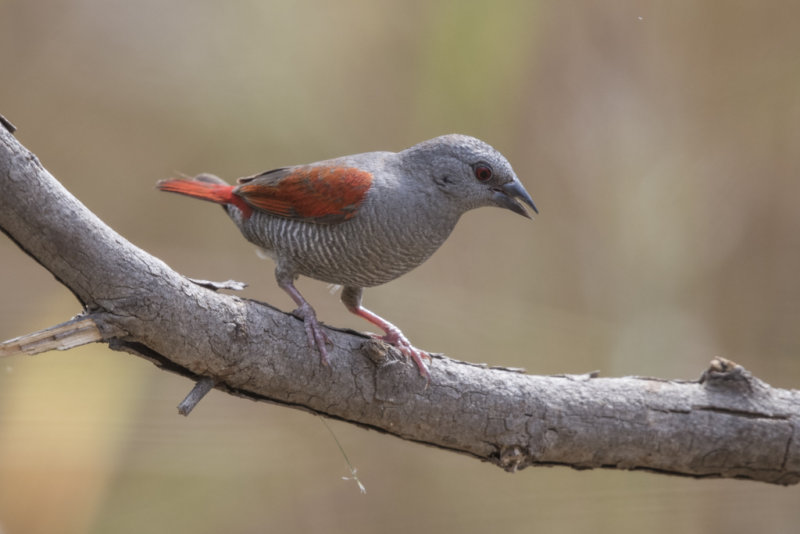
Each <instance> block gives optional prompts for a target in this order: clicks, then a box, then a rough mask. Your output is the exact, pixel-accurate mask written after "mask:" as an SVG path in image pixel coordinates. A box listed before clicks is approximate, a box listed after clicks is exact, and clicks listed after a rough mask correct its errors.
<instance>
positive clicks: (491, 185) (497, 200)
mask: <svg viewBox="0 0 800 534" xmlns="http://www.w3.org/2000/svg"><path fill="white" fill-rule="evenodd" d="M400 155H401V157H402V159H403V163H404V166H405V167H407V168H408V170H409V171H410V173H411V174H413V175H415V176H418V177H422V178H423V179H425V180H427V179H430V180H432V181H433V183H434V184H435V186H436V190H437V191H439V192H441V193H443V194H444V195H445V196H446V197H447V198H449V200H450V201H451V202H452V203H453V205H455V206H456V207H457V208H458V209H460V210H461V211H462V212H465V211H467V210H470V209H473V208H478V207H481V206H498V207H501V208H506V209H509V210H511V211H513V212H515V213H519V214H520V215H522V216H524V217H528V218H531V216H530V214H529V213H528V210H526V209H525V206H523V204H526V205H527V206H528V207H530V209H532V210H533V211H534V212H535V213H539V211H538V210H537V209H536V205H535V204H534V203H533V200H532V199H531V196H530V195H529V194H528V192H527V191H526V190H525V188H524V187H523V185H522V183H521V182H520V181H519V178H517V175H516V174H514V170H513V169H512V168H511V164H510V163H509V162H508V160H507V159H506V158H505V157H504V156H503V155H502V154H501V153H500V152H498V151H497V150H495V149H494V148H492V147H491V146H490V145H488V144H486V143H484V142H483V141H481V140H480V139H476V138H474V137H469V136H466V135H458V134H451V135H443V136H441V137H436V138H434V139H430V140H428V141H424V142H422V143H420V144H418V145H415V146H413V147H411V148H409V149H407V150H404V151H403V152H401V153H400Z"/></svg>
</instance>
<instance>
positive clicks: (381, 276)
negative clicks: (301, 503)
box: [157, 134, 538, 378]
mask: <svg viewBox="0 0 800 534" xmlns="http://www.w3.org/2000/svg"><path fill="white" fill-rule="evenodd" d="M157 188H158V189H160V190H162V191H171V192H174V193H180V194H183V195H188V196H191V197H195V198H200V199H203V200H208V201H211V202H216V203H218V204H222V205H223V206H224V207H225V209H226V211H227V213H228V215H229V216H230V217H231V219H233V221H234V223H236V226H238V227H239V230H241V232H242V234H244V237H245V238H247V239H248V240H249V241H251V242H252V243H255V244H256V245H258V246H259V247H261V249H263V250H264V251H265V252H266V254H267V255H268V256H270V257H271V258H273V259H274V260H275V265H276V267H275V277H276V279H277V281H278V285H279V286H280V287H281V288H282V289H283V290H285V291H286V292H287V293H288V294H289V296H291V298H292V300H294V302H295V303H296V304H297V306H298V308H297V310H295V312H294V313H295V315H297V316H299V317H301V318H302V319H303V322H304V326H305V331H306V335H307V337H308V342H309V346H310V347H312V348H313V347H314V346H316V347H317V349H318V350H319V352H320V355H321V357H322V361H323V363H328V351H327V347H326V343H327V342H328V339H327V336H326V334H325V332H324V330H323V329H322V327H321V326H320V324H319V321H318V320H317V316H316V313H315V311H314V308H312V307H311V305H310V304H309V303H308V301H306V299H305V298H303V296H302V295H301V294H300V292H299V291H298V290H297V288H296V287H295V285H294V281H295V279H296V278H297V277H298V276H299V275H303V276H308V277H309V278H314V279H316V280H321V281H323V282H329V283H332V284H338V285H341V286H343V290H342V302H343V303H344V305H345V306H346V307H347V309H348V310H350V311H351V312H352V313H354V314H356V315H358V316H359V317H362V318H364V319H366V320H367V321H369V322H371V323H373V324H374V325H376V326H378V327H379V328H381V329H382V330H383V331H384V332H385V335H384V336H382V337H381V338H380V339H382V340H383V341H385V342H387V343H389V344H391V345H394V346H395V347H397V348H398V349H399V350H400V352H401V353H402V354H404V355H405V356H406V357H407V358H411V359H412V360H413V361H414V363H415V364H416V365H417V368H418V369H419V372H420V374H421V375H422V376H424V377H426V378H429V376H430V374H429V371H428V368H427V366H426V365H425V362H424V361H423V359H428V360H430V355H429V354H428V353H426V352H425V351H422V350H419V349H417V348H415V347H414V346H412V345H411V343H410V342H409V341H408V339H407V338H406V337H405V336H404V335H403V333H402V332H401V331H400V329H399V328H397V327H396V326H394V325H393V324H391V323H390V322H388V321H386V320H385V319H382V318H381V317H379V316H378V315H376V314H374V313H373V312H371V311H369V310H367V309H366V308H364V307H363V306H362V305H361V296H362V292H363V289H364V288H365V287H372V286H376V285H380V284H384V283H386V282H389V281H390V280H394V279H395V278H397V277H399V276H401V275H403V274H405V273H407V272H408V271H410V270H411V269H413V268H414V267H417V266H418V265H421V264H422V263H423V262H424V261H425V260H427V259H428V258H429V257H430V256H431V254H433V253H434V252H435V251H436V249H438V248H439V247H440V246H441V245H442V243H444V241H445V240H446V239H447V237H448V236H449V235H450V232H452V230H453V228H454V227H455V225H456V223H457V222H458V219H459V218H460V217H461V215H463V214H464V213H465V212H467V211H469V210H471V209H474V208H479V207H481V206H497V207H501V208H506V209H509V210H511V211H513V212H515V213H518V214H520V215H523V216H525V217H528V218H530V214H529V213H528V211H527V210H526V209H525V206H523V204H526V205H527V206H528V207H530V209H532V210H533V211H534V212H536V213H538V210H537V209H536V206H535V205H534V203H533V200H532V199H531V197H530V195H529V194H528V192H527V191H526V190H525V188H524V187H523V186H522V183H520V181H519V179H518V178H517V176H516V174H514V171H513V170H512V168H511V165H510V164H509V163H508V161H507V160H506V158H505V157H503V155H502V154H500V152H498V151H497V150H495V149H494V148H492V147H491V146H489V145H488V144H486V143H484V142H483V141H481V140H479V139H476V138H474V137H469V136H466V135H458V134H452V135H444V136H441V137H436V138H434V139H430V140H428V141H423V142H422V143H419V144H417V145H414V146H412V147H410V148H408V149H406V150H403V151H401V152H368V153H364V154H356V155H352V156H344V157H341V158H335V159H330V160H326V161H319V162H316V163H311V164H308V165H296V166H292V167H283V168H280V169H274V170H271V171H267V172H263V173H261V174H257V175H254V176H250V177H247V178H240V179H239V180H238V185H235V186H234V185H230V184H228V183H226V182H225V181H223V180H221V179H220V178H217V177H216V176H213V175H210V174H201V175H198V176H196V177H195V178H193V179H172V180H162V181H160V182H158V184H157Z"/></svg>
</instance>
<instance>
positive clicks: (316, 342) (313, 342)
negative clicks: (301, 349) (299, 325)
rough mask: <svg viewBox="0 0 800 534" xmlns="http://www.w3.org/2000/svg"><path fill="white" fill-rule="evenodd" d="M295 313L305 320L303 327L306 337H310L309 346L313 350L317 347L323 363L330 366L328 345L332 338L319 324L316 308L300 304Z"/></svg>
mask: <svg viewBox="0 0 800 534" xmlns="http://www.w3.org/2000/svg"><path fill="white" fill-rule="evenodd" d="M293 314H294V315H295V316H297V317H299V318H301V319H302V320H303V327H304V328H305V331H306V337H307V338H308V346H309V347H310V348H311V350H314V347H317V349H318V350H319V355H320V357H321V358H322V363H323V364H324V365H326V366H328V367H330V360H328V347H327V344H328V343H330V339H329V338H328V335H327V334H326V333H325V331H324V330H323V329H322V325H320V324H319V321H318V320H317V314H316V313H314V308H312V307H311V306H308V305H306V306H300V307H299V308H297V309H296V310H294V312H293Z"/></svg>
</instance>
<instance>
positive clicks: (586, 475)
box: [0, 0, 800, 534]
mask: <svg viewBox="0 0 800 534" xmlns="http://www.w3.org/2000/svg"><path fill="white" fill-rule="evenodd" d="M799 27H800V4H798V3H797V2H788V1H787V2H780V1H767V2H733V1H722V0H720V1H703V2H697V1H692V0H680V1H676V2H647V1H627V2H626V1H615V2H593V1H591V0H587V1H563V2H543V1H542V2H532V1H521V2H471V1H465V2H447V1H439V0H428V1H425V2H422V1H414V2H401V1H394V2H392V1H384V2H365V1H364V2H356V1H340V2H335V3H334V2H323V1H319V0H318V1H309V2H294V3H289V2H270V1H264V0H262V1H249V2H211V1H208V0H206V1H189V0H180V1H177V0H176V1H172V2H162V1H161V0H145V1H134V2H131V1H121V0H113V1H110V0H73V1H70V2H59V1H56V0H49V1H45V0H37V1H35V2H32V1H28V0H2V1H0V65H1V66H2V80H3V82H2V84H0V113H3V114H5V115H6V116H7V117H8V118H9V119H10V120H11V121H12V122H14V123H16V125H17V126H18V127H19V131H18V133H17V136H18V138H19V139H20V140H21V141H22V142H23V143H24V144H25V145H26V146H27V147H28V148H29V149H31V150H32V151H34V153H36V154H37V155H38V156H39V158H40V159H41V160H42V162H43V163H44V164H45V166H46V167H47V168H48V169H49V170H50V171H51V172H52V173H53V174H54V175H55V176H56V177H58V178H59V179H60V180H61V181H62V183H64V185H65V186H66V187H67V188H68V189H70V190H71V191H72V192H73V193H74V194H75V195H76V196H77V197H78V198H79V199H81V200H82V201H83V202H84V203H85V204H86V205H87V206H88V207H89V208H90V209H92V210H94V211H95V212H96V213H97V214H98V215H99V216H100V217H101V218H103V219H104V220H105V221H106V222H107V223H108V224H109V225H111V226H112V227H113V228H115V229H116V230H117V231H119V232H120V233H121V234H122V235H124V236H125V237H127V238H128V239H130V240H131V241H132V242H134V243H135V244H137V245H139V246H140V247H142V248H144V249H146V250H148V251H149V252H151V253H153V254H155V255H157V256H159V257H161V258H162V259H164V260H165V261H166V262H168V263H169V264H170V265H171V266H173V267H174V268H175V269H177V270H178V271H179V272H182V273H184V274H186V275H188V276H193V277H198V278H206V279H212V280H225V279H229V278H233V279H236V280H242V281H246V282H248V283H249V284H250V287H249V288H248V289H247V291H246V292H245V294H246V295H247V296H250V297H253V298H257V299H260V300H265V301H267V302H270V303H273V304H275V305H277V306H280V307H282V308H283V309H287V310H288V309H290V308H291V302H290V301H289V299H288V298H287V297H286V295H285V294H283V293H282V292H281V291H280V290H279V289H278V288H277V287H276V285H275V283H274V281H273V276H272V268H273V267H272V264H271V262H268V261H262V260H260V259H258V258H257V257H256V256H255V254H254V251H253V246H251V245H250V244H248V243H247V242H246V241H244V240H243V239H242V238H241V237H240V235H239V233H238V231H237V230H236V229H235V227H234V226H233V224H231V223H230V222H229V221H228V220H227V218H226V217H225V216H224V214H223V213H222V212H221V211H220V210H218V209H215V208H214V207H212V206H209V205H205V204H201V203H197V202H191V201H187V200H185V199H181V198H178V197H175V196H172V195H165V194H158V193H157V192H156V191H155V190H154V189H153V184H154V183H155V181H156V180H158V179H160V178H164V177H168V176H171V175H173V174H174V173H176V172H183V173H187V174H194V173H197V172H201V171H209V172H214V173H216V174H219V175H220V176H223V177H227V178H229V179H231V180H232V179H233V178H235V177H237V176H242V175H247V174H251V173H255V172H258V171H261V170H266V169H268V168H273V167H278V166H281V165H287V164H295V163H304V162H310V161H315V160H320V159H324V158H328V157H333V156H338V155H342V154H347V153H355V152H363V151H369V150H399V149H402V148H405V147H407V146H410V145H412V144H414V143H416V142H418V141H421V140H424V139H427V138H430V137H434V136H436V135H440V134H444V133H450V132H460V133H466V134H471V135H475V136H477V137H480V138H482V139H484V140H486V141H488V142H489V143H491V144H493V145H494V146H496V147H497V148H498V149H500V150H501V151H502V152H503V153H504V154H505V155H506V156H507V157H508V158H509V160H510V161H511V162H512V164H513V165H514V167H515V169H516V171H517V174H518V175H519V176H520V177H521V179H522V181H523V182H524V183H525V185H526V187H527V188H528V190H529V191H530V192H531V194H532V196H533V198H534V200H535V201H536V203H537V205H538V206H539V207H540V208H541V215H540V216H538V217H537V218H536V220H535V221H534V222H530V221H526V220H524V219H522V218H521V217H518V216H515V215H513V214H510V213H508V212H501V211H500V210H489V209H486V210H479V211H476V212H472V213H470V214H468V215H467V216H466V217H465V218H464V220H462V221H461V223H460V225H459V227H458V228H457V229H456V231H455V233H454V235H453V236H452V237H451V239H450V240H449V241H448V242H447V243H446V244H445V246H444V247H443V248H442V250H441V251H440V252H439V253H437V254H436V255H435V256H434V257H433V258H432V259H431V260H430V261H428V263H426V264H425V265H423V266H422V267H420V268H419V269H417V270H416V271H414V272H412V273H411V274H409V275H407V276H405V277H404V278H402V279H400V280H398V281H395V282H393V283H391V284H389V285H386V286H384V287H380V288H376V289H373V290H370V291H368V292H367V293H366V304H367V305H368V306H369V307H371V308H373V309H375V310H376V311H377V312H379V313H381V314H383V315H384V316H386V317H388V318H389V319H390V320H392V321H393V322H395V323H397V324H398V325H400V326H401V327H402V328H403V329H404V331H405V332H406V333H407V334H408V335H409V337H410V338H411V339H412V340H414V342H415V344H417V345H418V346H420V347H423V348H426V349H430V350H434V351H442V352H445V353H447V354H449V355H451V356H453V357H456V358H459V359H465V360H470V361H483V362H489V363H491V364H498V365H511V366H521V367H525V368H527V369H528V370H529V371H530V372H533V373H543V374H546V373H581V372H586V371H591V370H594V369H599V370H600V371H601V373H602V375H604V376H618V375H632V374H635V375H654V376H661V377H667V378H683V379H693V378H696V377H697V376H699V374H700V373H701V372H702V370H703V369H704V368H705V366H706V365H707V363H708V361H709V360H710V359H711V358H713V357H714V356H717V355H721V356H724V357H727V358H730V359H732V360H735V361H737V362H739V363H741V364H743V365H744V366H746V367H747V368H748V369H750V370H751V371H753V372H754V373H755V374H756V375H757V376H759V377H760V378H762V379H763V380H765V381H767V382H769V383H771V384H773V385H775V386H780V387H785V388H797V387H798V385H800V282H799V281H798V273H800V214H798V204H800V158H799V157H798V147H799V146H800V31H798V28H799ZM0 258H1V261H0V266H1V268H2V271H1V272H2V282H0V295H2V300H1V301H0V339H7V338H11V337H14V336H17V335H20V334H23V333H27V332H30V331H33V330H36V329H40V328H44V327H46V326H49V325H52V324H54V323H57V322H60V321H63V320H66V319H67V318H69V317H70V316H72V315H74V314H76V313H78V312H79V308H78V304H77V302H76V301H75V300H74V298H73V297H72V296H71V294H70V293H69V292H68V291H67V290H66V289H65V288H64V287H62V286H60V285H59V284H58V283H57V282H56V281H55V280H54V279H53V278H52V276H51V275H49V273H47V272H45V271H44V270H43V269H42V268H40V267H39V266H38V265H36V264H35V263H34V262H33V261H32V260H31V259H29V258H28V257H27V256H25V254H24V253H22V252H21V251H20V250H18V249H17V248H16V247H15V246H14V245H13V244H12V243H11V242H10V241H9V240H8V239H6V238H2V239H0ZM300 288H301V290H302V291H304V292H305V294H306V296H307V297H308V298H309V300H311V302H313V303H314V305H315V306H316V307H317V310H318V311H319V313H320V316H321V318H322V320H324V321H326V322H328V323H330V324H334V325H338V326H350V327H353V328H358V329H362V330H366V329H368V325H367V323H364V322H362V321H359V320H358V319H356V318H352V317H351V316H350V315H349V314H348V313H347V312H346V311H345V310H344V307H343V306H341V304H340V303H339V302H338V297H337V296H332V295H330V294H329V293H328V290H327V288H326V287H325V285H324V284H321V283H317V282H314V281H310V280H302V281H301V282H300ZM190 388H191V383H189V382H188V381H187V380H185V379H182V378H178V377H175V376H171V375H168V374H166V373H164V372H161V371H158V370H157V369H156V368H154V367H153V366H152V365H150V364H148V363H147V362H145V361H143V360H139V359H136V358H133V357H131V356H129V355H126V354H121V353H115V352H111V351H110V350H108V349H107V348H106V347H104V346H101V345H98V346H91V347H85V348H81V349H77V350H73V351H69V352H66V353H52V354H46V355H42V356H38V357H36V358H22V357H15V358H11V359H6V360H3V361H2V362H0V532H2V533H3V534H16V533H22V532H24V533H26V534H36V533H51V532H61V533H67V534H71V533H84V532H89V533H109V532H110V533H134V532H188V531H191V532H194V533H216V532H243V533H246V532H266V531H270V532H287V531H298V532H348V533H361V532H376V531H380V532H389V533H391V532H404V533H408V532H444V531H456V530H457V531H459V532H486V531H490V530H491V531H495V532H530V531H544V532H613V533H626V532H651V533H660V532H664V533H666V532H669V533H673V532H681V533H695V532H725V533H731V532H733V533H736V532H754V531H758V532H789V531H794V530H795V529H796V527H797V524H798V523H800V507H798V506H797V504H798V502H800V493H798V491H800V490H799V489H798V488H788V489H787V488H777V487H770V486H768V485H764V484H757V483H750V482H737V481H694V480H684V479H677V478H667V477H663V476H657V475H651V474H645V473H626V472H608V471H606V472H603V471H593V472H575V471H571V470H569V469H564V468H559V469H544V468H540V469H528V470H525V471H523V472H521V473H518V474H516V475H513V476H512V475H508V474H506V473H504V472H502V471H500V470H499V469H497V468H495V467H492V466H489V465H484V464H480V463H478V462H476V461H474V460H472V459H469V458H466V457H461V456H457V455H454V454H449V453H445V452H442V451H438V450H434V449H429V448H425V447H422V446H419V445H414V444H410V443H404V442H401V441H399V440H397V439H393V438H389V437H386V436H382V435H380V434H377V433H375V432H368V431H365V430H362V429H358V428H353V427H350V426H347V425H344V424H342V423H336V422H332V423H330V424H331V426H332V427H333V429H334V430H335V432H336V434H337V435H338V437H339V440H340V441H341V442H342V444H343V446H344V448H345V449H346V451H347V454H348V455H349V457H350V459H351V460H352V461H353V463H354V465H355V466H356V467H357V468H358V473H359V476H360V477H361V480H362V481H363V482H364V484H365V485H366V488H367V494H366V495H361V494H359V492H358V490H357V487H356V486H355V484H354V483H353V482H351V481H343V480H341V477H342V476H346V475H347V474H348V471H347V468H346V464H345V462H344V460H343V459H342V456H341V455H340V453H339V451H338V449H337V447H336V444H335V443H334V441H333V440H332V439H331V437H330V435H329V434H328V432H327V430H326V429H325V427H324V426H323V425H322V423H321V422H320V421H319V420H318V419H317V418H315V417H313V416H310V415H308V414H306V413H301V412H296V411H292V410H289V409H286V408H280V407H274V406H269V405H261V404H255V403H251V402H248V401H244V400H241V399H234V398H230V397H228V396H226V395H224V394H221V393H218V392H213V393H212V394H210V395H209V397H208V398H207V399H206V400H204V401H203V402H202V403H201V404H200V405H199V407H198V408H197V409H196V410H195V412H194V413H192V415H191V416H190V417H189V418H187V419H184V418H182V417H180V416H178V415H177V414H176V410H175V406H176V405H177V403H178V402H179V401H180V400H181V399H182V398H183V396H184V395H185V393H187V392H188V391H189V389H190Z"/></svg>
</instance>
